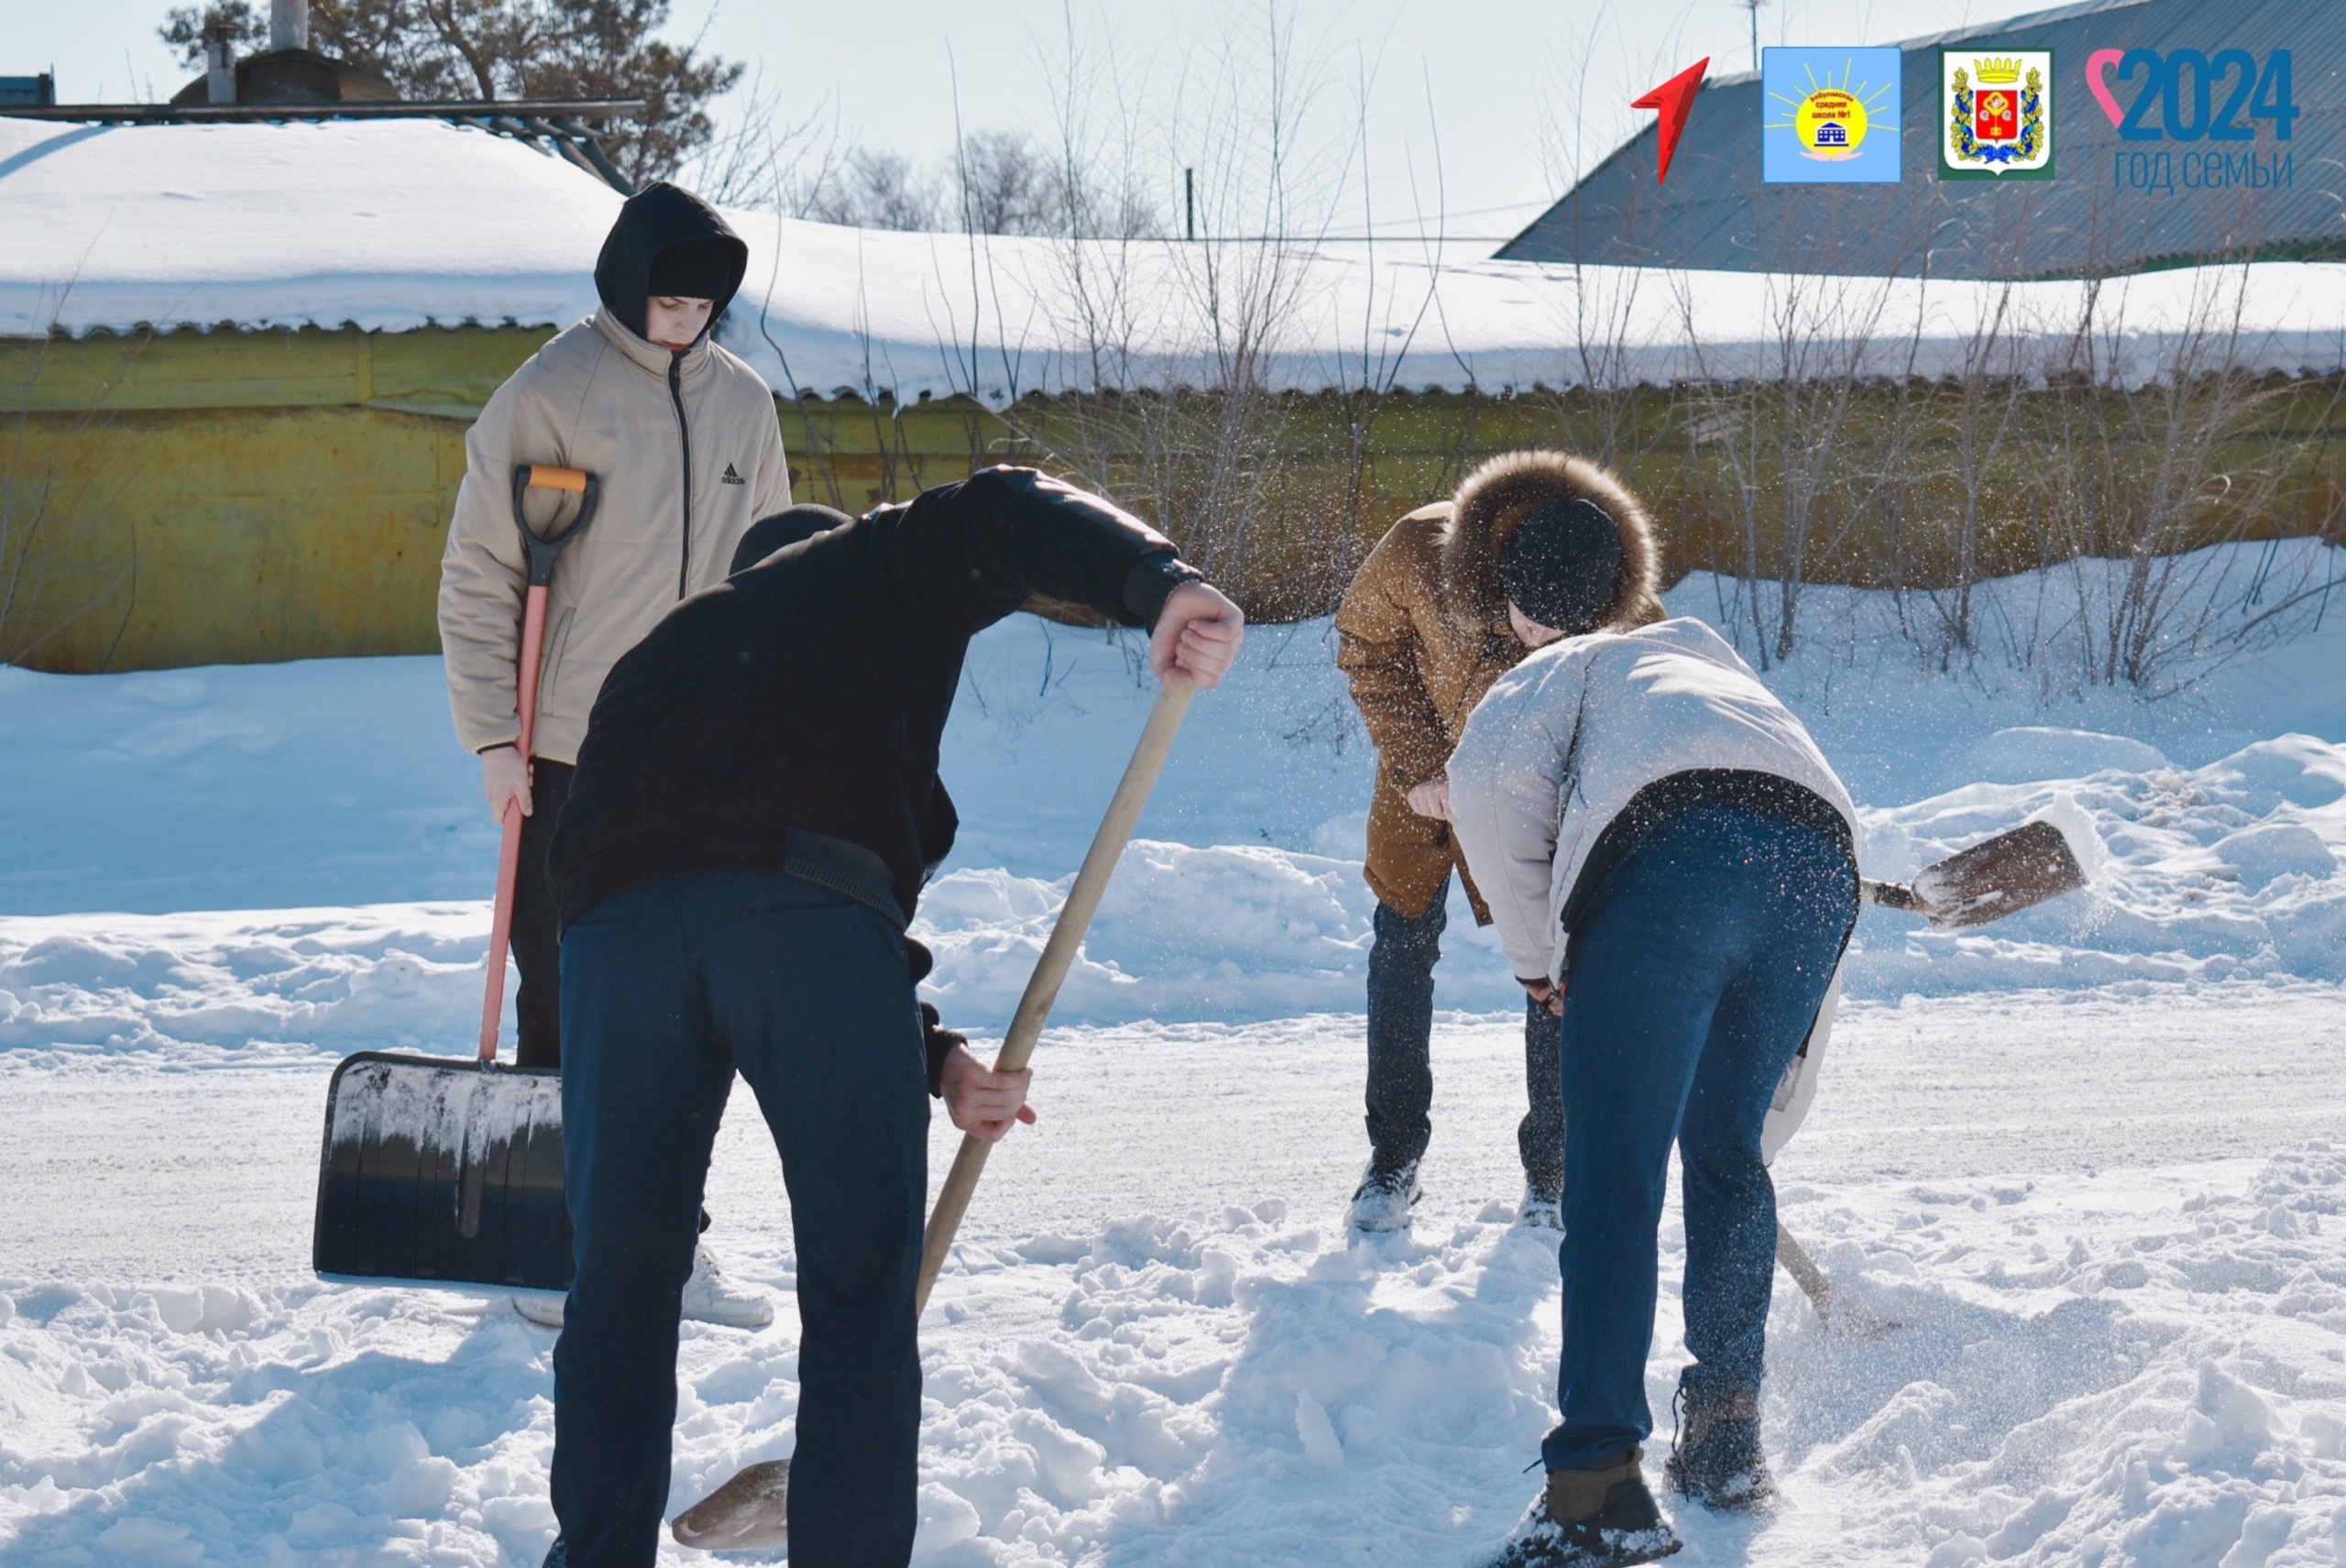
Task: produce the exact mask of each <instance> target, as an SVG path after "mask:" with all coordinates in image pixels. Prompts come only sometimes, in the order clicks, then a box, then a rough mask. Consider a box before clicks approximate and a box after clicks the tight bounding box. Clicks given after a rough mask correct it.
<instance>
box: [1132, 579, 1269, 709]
mask: <svg viewBox="0 0 2346 1568" xmlns="http://www.w3.org/2000/svg"><path fill="white" fill-rule="evenodd" d="M1245 640H1246V612H1245V611H1244V610H1242V609H1239V608H1238V607H1237V606H1236V605H1234V604H1233V603H1231V602H1230V599H1229V598H1227V597H1226V596H1225V595H1224V594H1223V593H1222V590H1221V589H1219V588H1216V587H1211V586H1210V585H1208V584H1205V583H1183V584H1182V585H1181V586H1180V587H1178V588H1175V589H1174V590H1173V592H1172V594H1171V595H1170V596H1169V597H1168V598H1167V599H1166V601H1165V608H1164V609H1161V610H1159V611H1158V612H1157V630H1154V631H1152V632H1151V633H1149V639H1148V667H1149V668H1150V669H1151V670H1153V671H1155V672H1156V674H1157V679H1158V680H1160V681H1162V682H1164V683H1165V684H1166V685H1168V686H1179V685H1193V686H1195V687H1197V688H1198V689H1199V690H1200V691H1209V692H1210V691H1211V690H1213V689H1214V688H1215V687H1216V686H1219V685H1222V676H1224V675H1226V674H1229V673H1230V666H1231V665H1232V664H1233V663H1236V662H1237V660H1238V646H1239V644H1240V643H1242V642H1244V641H1245Z"/></svg>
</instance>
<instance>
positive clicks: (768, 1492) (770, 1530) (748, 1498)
mask: <svg viewBox="0 0 2346 1568" xmlns="http://www.w3.org/2000/svg"><path fill="white" fill-rule="evenodd" d="M668 1532H669V1533H670V1534H671V1535H673V1536H674V1537H675V1538H676V1542H677V1544H678V1545H680V1546H696V1547H698V1548H699V1549H700V1550H701V1551H703V1552H779V1551H781V1550H782V1549H783V1548H784V1547H785V1546H787V1545H789V1544H790V1461H789V1460H787V1459H769V1460H766V1461H764V1462H763V1463H762V1464H752V1465H750V1466H749V1467H747V1468H746V1469H744V1470H742V1471H741V1472H740V1474H739V1475H735V1476H734V1477H733V1479H731V1480H730V1481H728V1482H726V1483H725V1485H723V1486H719V1487H718V1489H717V1490H716V1491H714V1492H711V1493H710V1494H709V1495H708V1496H707V1497H703V1498H702V1499H701V1500H700V1501H699V1502H697V1503H695V1504H694V1505H693V1506H692V1507H691V1508H686V1509H685V1511H684V1512H683V1513H680V1514H678V1515H677V1516H676V1519H675V1522H674V1524H672V1525H670V1526H669V1527H668Z"/></svg>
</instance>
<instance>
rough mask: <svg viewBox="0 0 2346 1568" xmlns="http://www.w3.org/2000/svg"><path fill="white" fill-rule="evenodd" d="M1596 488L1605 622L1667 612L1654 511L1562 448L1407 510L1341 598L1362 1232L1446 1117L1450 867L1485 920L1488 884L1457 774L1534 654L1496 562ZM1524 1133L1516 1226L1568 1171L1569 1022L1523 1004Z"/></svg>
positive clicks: (1538, 451) (1406, 1199)
mask: <svg viewBox="0 0 2346 1568" xmlns="http://www.w3.org/2000/svg"><path fill="white" fill-rule="evenodd" d="M1573 499H1581V500H1588V501H1593V502H1595V504H1596V505H1598V506H1601V507H1602V508H1604V509H1605V510H1606V514H1607V515H1608V516H1611V517H1613V518H1615V519H1616V520H1617V522H1618V526H1619V530H1620V535H1621V548H1622V551H1623V553H1624V554H1625V556H1626V557H1627V558H1628V560H1629V562H1630V567H1629V569H1628V571H1627V572H1626V573H1625V574H1624V575H1623V577H1622V582H1621V592H1620V594H1619V596H1618V598H1617V602H1615V603H1613V604H1611V605H1609V606H1607V607H1606V620H1607V621H1608V622H1618V623H1620V624H1621V625H1623V626H1635V625H1640V624H1643V623H1644V622H1646V621H1649V620H1660V619H1661V606H1660V604H1659V603H1658V602H1657V601H1656V600H1655V598H1654V595H1653V588H1654V585H1653V575H1654V570H1655V565H1654V562H1655V555H1656V550H1655V545H1654V540H1653V531H1652V525H1651V523H1650V521H1649V520H1648V518H1647V516H1646V511H1645V508H1644V507H1643V506H1642V505H1640V504H1639V501H1638V499H1637V498H1636V497H1635V496H1633V495H1632V494H1630V492H1629V490H1628V488H1627V487H1626V486H1625V485H1623V484H1622V482H1621V481H1620V479H1619V478H1618V477H1617V476H1616V475H1614V474H1612V473H1611V472H1610V471H1608V470H1606V468H1604V467H1602V466H1598V465H1597V464H1595V463H1591V462H1589V461H1588V460H1587V459H1586V458H1584V457H1578V456H1574V455H1572V454H1571V453H1568V452H1560V451H1556V450H1553V449H1549V448H1530V449H1527V450H1524V451H1518V452H1508V453H1503V454H1500V455H1497V456H1495V457H1492V458H1490V459H1488V460H1487V461H1485V462H1484V463H1483V464H1482V465H1481V466H1478V467H1476V468H1475V469H1474V472H1472V473H1471V474H1469V475H1467V476H1466V477H1465V479H1464V482H1462V483H1461V484H1460V485H1459V487H1458V489H1457V493H1456V494H1455V495H1454V496H1453V497H1452V498H1451V499H1447V500H1438V501H1435V502H1433V503H1432V504H1431V505H1429V506H1424V507H1420V508H1419V509H1418V510H1415V511H1413V512H1411V513H1409V515H1408V516H1407V517H1404V518H1402V519H1401V520H1400V521H1398V522H1396V523H1395V524H1394V525H1393V526H1392V528H1391V529H1390V530H1389V531H1387V533H1386V535H1385V537H1384V538H1383V539H1381V540H1379V541H1378V542H1377V544H1376V548H1375V549H1374V550H1372V551H1370V552H1369V555H1368V559H1367V560H1366V561H1365V562H1363V563H1362V564H1361V568H1360V571H1359V573H1358V574H1357V575H1356V576H1354V578H1353V582H1352V586H1351V587H1349V588H1347V589H1346V590H1345V593H1344V599H1343V606H1342V607H1341V608H1340V609H1338V610H1337V611H1336V632H1337V636H1338V640H1339V641H1338V647H1337V653H1336V663H1337V664H1338V665H1339V666H1340V667H1341V668H1342V669H1343V672H1344V673H1345V674H1346V675H1347V676H1348V677H1350V679H1351V681H1352V693H1353V700H1354V703H1355V704H1356V705H1357V706H1358V707H1359V708H1360V715H1361V720H1362V723H1363V724H1364V725H1365V726H1366V728H1367V729H1368V735H1369V740H1370V742H1371V743H1372V744H1373V745H1374V746H1375V747H1376V788H1375V791H1374V793H1373V794H1372V795H1371V796H1370V800H1369V808H1368V858H1367V864H1366V866H1365V868H1364V870H1365V875H1366V877H1367V881H1368V885H1369V887H1370V889H1371V891H1373V892H1374V893H1375V894H1376V919H1375V943H1374V945H1373V946H1372V947H1371V948H1370V950H1369V959H1368V1077H1367V1091H1366V1094H1365V1102H1366V1110H1367V1118H1366V1120H1367V1126H1368V1138H1369V1161H1368V1167H1367V1168H1366V1169H1365V1171H1364V1172H1363V1173H1362V1176H1361V1180H1360V1185H1359V1186H1358V1187H1357V1188H1356V1189H1355V1190H1354V1193H1353V1203H1352V1209H1351V1212H1350V1215H1349V1223H1351V1225H1352V1227H1353V1228H1354V1229H1355V1230H1361V1231H1380V1230H1393V1229H1398V1228H1400V1227H1401V1226H1404V1225H1406V1224H1408V1223H1409V1214H1410V1211H1411V1208H1412V1206H1413V1205H1414V1204H1415V1202H1416V1201H1417V1197H1418V1190H1419V1184H1418V1166H1419V1161H1420V1157H1422V1156H1423V1155H1424V1153H1425V1149H1426V1145H1427V1142H1428V1139H1429V1138H1430V1137H1431V1132H1432V1124H1431V1119H1430V1117H1429V1109H1430V1107H1431V1104H1432V1102H1433V1074H1432V1069H1431V1064H1430V1059H1429V1049H1430V1046H1431V1037H1432V1031H1433V987H1434V979H1433V970H1434V964H1435V962H1436V960H1438V959H1440V957H1441V956H1442V943H1441V938H1442V931H1443V929H1444V927H1445V926H1446V925H1447V923H1448V915H1447V912H1446V908H1445V905H1447V903H1448V900H1449V894H1450V883H1451V877H1452V874H1453V872H1455V873H1456V874H1457V876H1458V879H1459V882H1460V883H1461V884H1462V887H1463V889H1464V893H1465V895H1466V900H1467V904H1468V905H1469V906H1470V907H1471V908H1472V909H1473V911H1474V919H1475V923H1476V924H1477V925H1488V924H1489V923H1490V918H1491V916H1490V910H1489V908H1488V906H1487V905H1485V903H1484V900H1483V894H1482V890H1480V889H1478V888H1477V887H1476V886H1475V885H1474V879H1473V878H1472V877H1471V876H1469V875H1468V874H1467V872H1466V867H1465V862H1464V860H1462V859H1461V858H1460V855H1459V852H1458V847H1457V845H1456V843H1455V842H1454V841H1453V839H1452V836H1451V827H1450V822H1449V806H1448V805H1447V799H1448V795H1447V791H1448V784H1447V783H1446V782H1445V779H1444V774H1443V770H1444V768H1445V767H1446V766H1447V765H1448V762H1449V760H1450V752H1451V748H1452V747H1453V746H1455V745H1456V744H1457V743H1458V737H1459V735H1460V733H1461V732H1462V731H1463V730H1464V728H1465V724H1466V718H1467V715H1468V714H1470V713H1472V712H1473V711H1474V705H1475V704H1476V703H1477V702H1479V701H1480V700H1482V696H1483V694H1484V693H1485V692H1486V691H1488V690H1490V688H1491V684H1492V683H1493V682H1494V681H1496V680H1497V679H1499V677H1500V676H1502V675H1504V674H1507V671H1509V670H1511V669H1513V668H1514V667H1515V666H1516V664H1517V663H1518V662H1519V661H1521V659H1522V658H1523V656H1524V654H1525V653H1526V652H1528V651H1529V650H1528V649H1527V648H1526V647H1525V645H1524V643H1523V641H1522V640H1521V639H1520V638H1518V636H1517V635H1516V634H1515V632H1514V631H1513V630H1511V629H1510V627H1509V625H1508V621H1507V606H1506V596H1505V594H1504V593H1503V592H1502V591H1501V589H1500V587H1499V557H1500V555H1501V554H1502V553H1503V552H1504V550H1505V548H1506V546H1507V542H1508V540H1509V539H1510V538H1511V537H1512V536H1513V535H1514V533H1515V531H1516V530H1517V529H1518V528H1519V527H1520V526H1521V525H1522V523H1523V522H1524V521H1525V520H1526V519H1527V518H1529V517H1530V516H1531V515H1532V514H1533V513H1534V512H1536V511H1538V510H1540V508H1541V507H1544V506H1548V505H1551V504H1553V503H1555V502H1559V501H1565V500H1573ZM1523 1044H1524V1083H1525V1089H1526V1091H1527V1098H1528V1099H1529V1111H1528V1112H1527V1113H1526V1114H1525V1116H1524V1118H1523V1121H1522V1124H1521V1125H1520V1126H1518V1128H1517V1131H1516V1142H1517V1150H1518V1154H1520V1155H1521V1157H1522V1160H1523V1176H1524V1192H1523V1201H1522V1203H1521V1205H1520V1206H1519V1207H1518V1211H1517V1217H1518V1222H1519V1223H1526V1224H1532V1225H1546V1226H1549V1227H1551V1228H1552V1227H1554V1226H1555V1225H1556V1224H1557V1223H1559V1222H1560V1218H1561V1213H1562V1211H1561V1210H1560V1208H1559V1206H1558V1205H1559V1203H1560V1201H1561V1196H1562V1182H1563V1162H1564V1156H1563V1143H1564V1120H1563V1106H1562V1100H1561V1095H1560V1090H1559V1087H1558V1082H1557V1078H1556V1021H1555V1020H1554V1018H1552V1017H1551V1016H1550V1015H1549V1014H1548V1013H1547V1012H1546V1010H1545V1009H1543V1008H1540V1007H1536V1006H1533V1007H1527V1008H1526V1010H1525V1017H1524V1041H1523Z"/></svg>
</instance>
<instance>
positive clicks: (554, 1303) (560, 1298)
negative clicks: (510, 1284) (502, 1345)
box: [513, 1290, 570, 1329]
mask: <svg viewBox="0 0 2346 1568" xmlns="http://www.w3.org/2000/svg"><path fill="white" fill-rule="evenodd" d="M568 1299H570V1298H569V1297H567V1296H564V1295H561V1294H559V1293H557V1292H555V1291H552V1290H532V1291H528V1292H525V1293H521V1294H517V1295H516V1296H515V1297H514V1298H513V1310H515V1311H517V1312H519V1313H521V1315H522V1316H523V1317H525V1318H527V1319H529V1320H530V1321H532V1322H533V1323H535V1324H537V1325H538V1326H539V1327H540V1328H542V1329H558V1328H560V1327H562V1304H563V1303H564V1302H565V1301H567V1300H568Z"/></svg>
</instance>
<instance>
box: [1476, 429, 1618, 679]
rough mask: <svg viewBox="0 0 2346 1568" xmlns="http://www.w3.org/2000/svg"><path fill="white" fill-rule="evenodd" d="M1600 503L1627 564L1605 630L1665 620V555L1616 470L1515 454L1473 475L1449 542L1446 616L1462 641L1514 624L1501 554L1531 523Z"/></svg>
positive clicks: (1553, 455) (1554, 456) (1544, 451)
mask: <svg viewBox="0 0 2346 1568" xmlns="http://www.w3.org/2000/svg"><path fill="white" fill-rule="evenodd" d="M1573 499H1579V500H1587V501H1593V502H1595V504H1596V505H1597V506H1599V507H1601V508H1603V509H1604V510H1605V514H1606V516H1607V517H1610V518H1611V519H1612V520H1613V521H1614V524H1615V526H1616V527H1617V528H1619V529H1620V531H1621V565H1620V568H1619V570H1618V571H1617V572H1616V573H1615V574H1614V577H1613V598H1612V599H1611V600H1610V601H1609V602H1608V603H1607V605H1606V611H1605V629H1606V630H1627V629H1628V628H1630V627H1637V626H1650V625H1651V624H1652V623H1653V622H1655V621H1657V620H1661V619H1662V613H1663V612H1662V608H1661V598H1660V593H1661V547H1660V545H1659V544H1658V543H1656V542H1655V539H1654V535H1653V522H1652V521H1651V520H1650V518H1648V517H1647V516H1646V509H1645V507H1644V505H1643V503H1641V502H1640V501H1639V499H1638V498H1637V497H1636V496H1634V495H1631V494H1630V493H1629V488H1628V486H1627V485H1625V484H1623V483H1622V482H1621V481H1620V479H1619V478H1618V477H1616V476H1615V475H1614V473H1613V472H1612V470H1610V469H1608V468H1604V467H1600V466H1598V465H1596V464H1595V463H1591V462H1590V461H1588V460H1587V459H1586V458H1584V457H1575V456H1573V455H1571V454H1570V453H1568V452H1559V451H1556V450H1555V449H1553V448H1551V447H1533V448H1531V449H1530V450H1529V451H1524V452H1507V453H1503V454H1501V455H1498V456H1496V457H1494V458H1491V459H1490V460H1489V461H1488V462H1485V464H1483V466H1480V467H1478V468H1476V469H1475V470H1474V472H1473V473H1471V474H1469V475H1467V476H1466V478H1465V482H1464V483H1463V484H1461V485H1460V486H1459V487H1458V493H1457V495H1456V496H1455V497H1453V499H1452V501H1451V509H1450V522H1449V525H1448V527H1447V528H1446V529H1445V531H1444V532H1443V534H1442V614H1443V616H1444V617H1446V618H1447V619H1448V620H1450V622H1451V624H1452V625H1453V627H1455V628H1456V629H1457V630H1458V631H1459V633H1460V634H1461V635H1462V636H1479V635H1481V634H1482V633H1483V632H1484V631H1485V630H1487V629H1489V628H1492V627H1499V628H1504V627H1505V626H1506V625H1507V597H1506V595H1505V594H1504V592H1502V591H1501V589H1500V587H1499V552H1500V551H1501V550H1502V549H1504V548H1505V547H1506V544H1507V540H1508V538H1509V537H1510V536H1512V535H1513V534H1514V532H1515V531H1516V529H1517V528H1518V527H1520V526H1521V525H1522V523H1523V520H1524V519H1526V518H1528V517H1529V516H1530V515H1531V514H1532V513H1533V512H1535V511H1538V510H1540V508H1541V507H1543V506H1545V505H1547V504H1548V503H1549V502H1550V501H1554V500H1573Z"/></svg>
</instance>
